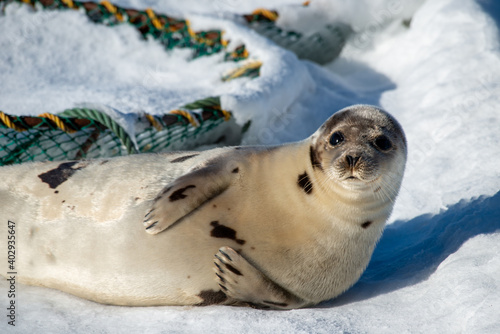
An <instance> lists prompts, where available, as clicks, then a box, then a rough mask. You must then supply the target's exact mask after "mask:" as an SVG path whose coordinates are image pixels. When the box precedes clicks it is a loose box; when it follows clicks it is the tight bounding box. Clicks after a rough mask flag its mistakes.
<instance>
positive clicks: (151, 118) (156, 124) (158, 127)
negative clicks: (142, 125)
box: [145, 114, 162, 131]
mask: <svg viewBox="0 0 500 334" xmlns="http://www.w3.org/2000/svg"><path fill="white" fill-rule="evenodd" d="M145 116H146V118H147V119H148V121H149V123H151V125H152V126H153V127H154V128H155V129H156V130H157V131H161V130H162V127H161V124H160V122H158V121H157V120H156V119H155V118H154V116H153V115H150V114H145Z"/></svg>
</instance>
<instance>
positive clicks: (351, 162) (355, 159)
mask: <svg viewBox="0 0 500 334" xmlns="http://www.w3.org/2000/svg"><path fill="white" fill-rule="evenodd" d="M345 159H346V160H347V163H348V164H349V167H354V166H356V163H357V162H358V160H359V157H353V156H351V155H347V156H346V157H345Z"/></svg>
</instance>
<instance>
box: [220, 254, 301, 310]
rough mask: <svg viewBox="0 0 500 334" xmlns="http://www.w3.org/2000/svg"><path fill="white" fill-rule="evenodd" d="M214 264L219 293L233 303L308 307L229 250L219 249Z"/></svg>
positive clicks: (277, 306) (267, 306) (278, 307)
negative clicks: (220, 289)
mask: <svg viewBox="0 0 500 334" xmlns="http://www.w3.org/2000/svg"><path fill="white" fill-rule="evenodd" d="M214 264H215V267H214V271H215V275H216V280H217V282H218V283H219V285H220V287H221V288H222V291H223V292H224V293H225V294H226V295H227V296H228V297H230V298H232V299H235V300H236V301H240V302H247V303H250V304H253V305H256V306H257V307H265V308H274V309H282V310H287V309H293V308H300V307H303V306H306V305H308V303H307V302H305V301H304V300H302V299H300V298H299V297H297V296H294V295H293V294H292V293H290V292H288V291H286V290H285V289H283V288H282V287H280V286H278V285H277V284H276V283H274V282H273V281H271V280H270V279H269V278H267V277H266V276H265V275H264V274H263V273H262V272H260V271H259V270H258V269H257V268H255V267H254V266H253V265H251V264H250V263H249V262H248V261H247V260H245V259H244V258H243V257H242V256H241V255H240V254H238V253H237V252H236V251H235V250H233V249H232V248H229V247H221V248H220V249H219V251H218V252H217V254H216V255H215V260H214Z"/></svg>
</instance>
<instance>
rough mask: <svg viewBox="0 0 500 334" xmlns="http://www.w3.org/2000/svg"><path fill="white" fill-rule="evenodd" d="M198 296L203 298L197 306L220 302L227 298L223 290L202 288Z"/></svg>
mask: <svg viewBox="0 0 500 334" xmlns="http://www.w3.org/2000/svg"><path fill="white" fill-rule="evenodd" d="M198 297H200V298H201V299H203V301H202V302H201V303H199V304H198V306H207V305H214V304H221V303H223V302H225V301H226V300H227V296H226V294H225V293H224V292H222V291H214V290H203V291H202V292H200V293H199V294H198Z"/></svg>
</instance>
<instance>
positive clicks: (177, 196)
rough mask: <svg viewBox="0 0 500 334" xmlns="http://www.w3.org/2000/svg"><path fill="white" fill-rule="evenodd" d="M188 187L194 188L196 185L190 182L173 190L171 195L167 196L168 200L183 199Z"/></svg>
mask: <svg viewBox="0 0 500 334" xmlns="http://www.w3.org/2000/svg"><path fill="white" fill-rule="evenodd" d="M190 188H196V186H195V185H194V184H190V185H188V186H186V187H184V188H181V189H177V190H176V191H174V192H173V193H172V195H170V196H169V197H168V198H169V200H170V202H174V201H178V200H180V199H184V198H186V197H187V195H185V194H184V192H185V191H186V190H188V189H190Z"/></svg>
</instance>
